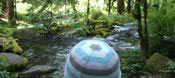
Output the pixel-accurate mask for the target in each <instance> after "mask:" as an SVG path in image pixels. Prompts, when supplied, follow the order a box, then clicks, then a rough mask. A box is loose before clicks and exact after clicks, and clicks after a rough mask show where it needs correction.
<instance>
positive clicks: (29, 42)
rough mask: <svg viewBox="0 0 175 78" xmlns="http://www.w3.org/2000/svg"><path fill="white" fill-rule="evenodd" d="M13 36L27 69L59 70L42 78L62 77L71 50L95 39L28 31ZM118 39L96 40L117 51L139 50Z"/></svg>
mask: <svg viewBox="0 0 175 78" xmlns="http://www.w3.org/2000/svg"><path fill="white" fill-rule="evenodd" d="M119 30H121V29H119ZM123 30H124V29H123ZM127 30H128V29H127ZM126 32H129V31H126ZM117 33H118V32H117ZM121 34H122V33H121ZM14 36H15V38H17V39H18V42H19V44H20V46H21V47H22V48H23V50H24V52H25V53H24V55H25V56H26V57H27V58H28V59H29V61H30V64H29V65H28V67H32V66H36V65H49V66H53V67H54V68H57V69H59V71H57V72H55V73H53V74H51V75H48V76H45V77H44V78H58V76H59V77H60V78H61V77H63V71H64V63H65V60H66V58H67V55H68V53H69V51H70V50H71V48H72V47H73V46H75V45H76V44H77V43H78V42H79V41H81V40H85V39H89V38H96V37H71V36H69V37H66V36H60V35H53V34H39V33H36V32H30V31H25V32H16V33H15V34H14ZM115 37H117V38H115ZM119 37H120V35H116V34H114V33H113V35H110V36H109V37H107V38H97V39H100V40H104V41H106V42H107V43H109V44H110V45H111V46H112V47H113V48H115V49H117V50H122V51H124V50H127V49H132V50H136V49H138V48H139V47H138V46H135V45H132V44H131V43H128V42H125V41H123V40H121V39H118V38H119Z"/></svg>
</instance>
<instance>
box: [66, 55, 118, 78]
mask: <svg viewBox="0 0 175 78" xmlns="http://www.w3.org/2000/svg"><path fill="white" fill-rule="evenodd" d="M68 59H69V58H68ZM119 67H120V66H119ZM64 74H65V76H64V78H111V77H112V78H121V71H120V69H117V70H116V71H115V72H114V73H112V74H109V75H106V76H98V75H88V74H85V73H81V72H79V71H78V70H77V69H76V68H75V67H74V66H73V65H72V64H71V63H70V61H69V60H67V61H66V66H65V73H64Z"/></svg>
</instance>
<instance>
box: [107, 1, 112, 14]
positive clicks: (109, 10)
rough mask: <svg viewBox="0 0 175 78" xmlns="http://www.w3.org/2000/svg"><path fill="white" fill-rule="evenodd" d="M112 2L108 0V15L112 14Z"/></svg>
mask: <svg viewBox="0 0 175 78" xmlns="http://www.w3.org/2000/svg"><path fill="white" fill-rule="evenodd" d="M111 4H112V0H108V15H109V14H110V13H111Z"/></svg>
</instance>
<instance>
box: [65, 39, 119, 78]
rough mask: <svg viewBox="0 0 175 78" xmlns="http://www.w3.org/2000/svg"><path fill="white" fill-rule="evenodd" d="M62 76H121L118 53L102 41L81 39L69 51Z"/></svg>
mask: <svg viewBox="0 0 175 78" xmlns="http://www.w3.org/2000/svg"><path fill="white" fill-rule="evenodd" d="M64 78H121V70H120V61H119V57H118V54H117V53H116V52H115V50H114V49H113V48H112V47H110V46H109V45H108V44H107V43H105V42H104V41H101V40H96V39H90V40H84V41H81V42H79V43H78V44H77V45H75V46H74V47H73V48H72V50H71V51H70V53H69V56H68V58H67V60H66V63H65V69H64Z"/></svg>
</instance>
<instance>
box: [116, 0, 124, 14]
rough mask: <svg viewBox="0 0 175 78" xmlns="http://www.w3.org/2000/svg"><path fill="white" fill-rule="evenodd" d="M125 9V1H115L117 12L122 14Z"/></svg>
mask: <svg viewBox="0 0 175 78" xmlns="http://www.w3.org/2000/svg"><path fill="white" fill-rule="evenodd" d="M124 10H125V1H124V0H118V1H117V11H118V13H119V14H123V12H124Z"/></svg>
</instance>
